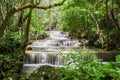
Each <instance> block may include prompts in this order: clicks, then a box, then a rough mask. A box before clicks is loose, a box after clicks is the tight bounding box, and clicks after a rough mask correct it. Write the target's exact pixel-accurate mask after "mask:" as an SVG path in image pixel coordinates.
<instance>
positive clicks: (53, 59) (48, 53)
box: [24, 31, 81, 66]
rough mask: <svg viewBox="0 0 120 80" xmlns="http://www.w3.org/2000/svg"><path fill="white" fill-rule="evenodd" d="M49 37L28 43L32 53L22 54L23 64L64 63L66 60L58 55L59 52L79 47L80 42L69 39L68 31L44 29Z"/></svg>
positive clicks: (67, 51)
mask: <svg viewBox="0 0 120 80" xmlns="http://www.w3.org/2000/svg"><path fill="white" fill-rule="evenodd" d="M46 33H47V34H49V38H46V39H43V40H37V41H35V42H33V43H32V44H30V45H28V46H27V47H28V48H31V49H32V51H33V52H32V53H30V52H26V54H25V56H24V65H25V66H28V65H30V66H31V65H34V66H35V65H41V64H42V65H44V64H45V65H65V63H66V61H64V60H63V57H62V56H60V55H59V54H60V53H59V52H62V53H63V52H66V53H69V52H70V51H71V50H73V49H72V48H75V47H79V46H80V45H81V43H80V42H79V41H78V40H71V39H69V37H68V32H61V31H46Z"/></svg>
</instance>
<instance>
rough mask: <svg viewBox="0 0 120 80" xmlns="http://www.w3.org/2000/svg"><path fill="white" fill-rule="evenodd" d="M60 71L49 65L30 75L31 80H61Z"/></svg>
mask: <svg viewBox="0 0 120 80" xmlns="http://www.w3.org/2000/svg"><path fill="white" fill-rule="evenodd" d="M60 69H64V68H57V67H53V66H49V65H44V66H41V67H40V68H38V69H37V70H35V71H34V72H33V73H31V74H30V77H29V80H61V78H62V76H61V75H60V73H61V72H60Z"/></svg>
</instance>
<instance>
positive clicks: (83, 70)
mask: <svg viewBox="0 0 120 80" xmlns="http://www.w3.org/2000/svg"><path fill="white" fill-rule="evenodd" d="M65 59H66V60H67V61H68V63H67V67H66V69H65V70H64V71H62V73H61V75H64V77H63V79H62V80H119V79H120V73H119V72H120V68H119V67H117V66H115V65H114V63H113V62H108V63H106V64H103V63H102V62H100V60H98V59H97V58H96V57H95V55H94V54H90V53H88V52H87V53H86V52H83V51H82V52H81V51H79V52H77V53H71V54H69V55H67V57H65Z"/></svg>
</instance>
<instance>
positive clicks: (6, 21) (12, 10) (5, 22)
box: [0, 0, 66, 37]
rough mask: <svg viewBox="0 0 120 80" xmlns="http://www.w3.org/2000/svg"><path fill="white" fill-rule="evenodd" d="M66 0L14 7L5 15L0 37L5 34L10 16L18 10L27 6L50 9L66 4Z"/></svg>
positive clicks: (0, 27)
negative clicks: (46, 4) (42, 4)
mask: <svg viewBox="0 0 120 80" xmlns="http://www.w3.org/2000/svg"><path fill="white" fill-rule="evenodd" d="M65 1H66V0H63V1H61V2H59V3H55V4H51V5H49V6H40V5H38V4H30V3H29V4H25V5H22V6H18V7H13V8H12V9H11V10H10V11H9V12H8V13H7V16H6V17H5V20H4V21H3V23H2V24H1V25H0V37H1V36H2V35H3V33H4V30H5V29H6V24H7V23H8V21H9V20H10V18H11V17H12V16H13V15H14V14H15V13H16V12H19V11H22V10H24V9H27V8H36V9H43V10H47V9H50V8H53V7H57V6H61V5H63V4H64V2H65Z"/></svg>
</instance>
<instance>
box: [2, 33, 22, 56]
mask: <svg viewBox="0 0 120 80" xmlns="http://www.w3.org/2000/svg"><path fill="white" fill-rule="evenodd" d="M22 47H23V39H22V37H21V36H20V35H19V34H18V33H17V32H8V33H6V34H5V35H4V36H3V37H2V38H1V39H0V54H3V53H12V52H16V51H19V50H21V49H22Z"/></svg>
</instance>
